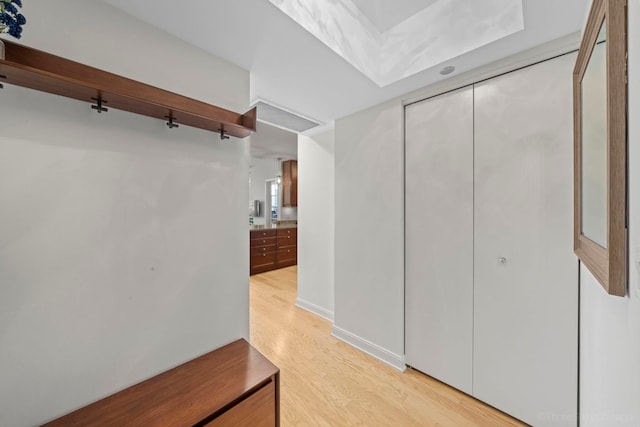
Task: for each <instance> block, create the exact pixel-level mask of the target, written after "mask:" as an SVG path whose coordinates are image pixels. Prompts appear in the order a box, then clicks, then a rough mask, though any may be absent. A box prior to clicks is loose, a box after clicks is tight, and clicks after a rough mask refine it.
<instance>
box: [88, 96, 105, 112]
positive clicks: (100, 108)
mask: <svg viewBox="0 0 640 427" xmlns="http://www.w3.org/2000/svg"><path fill="white" fill-rule="evenodd" d="M91 99H92V100H94V101H96V104H97V105H92V106H91V109H92V110H96V112H98V113H102V112H103V111H104V112H105V113H106V112H107V111H109V109H108V108H105V107H103V106H102V104H106V103H107V101H103V100H102V98H91Z"/></svg>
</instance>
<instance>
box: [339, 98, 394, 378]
mask: <svg viewBox="0 0 640 427" xmlns="http://www.w3.org/2000/svg"><path fill="white" fill-rule="evenodd" d="M402 139H403V107H402V103H401V102H400V101H399V100H398V101H392V102H388V103H385V104H382V105H379V106H376V107H374V108H371V109H369V110H366V111H363V112H360V113H357V114H354V115H352V116H349V117H346V118H343V119H340V120H338V121H336V127H335V188H336V190H335V200H336V202H335V203H336V210H335V211H336V212H335V326H334V335H336V336H337V337H338V338H341V339H343V340H345V341H347V342H349V343H351V344H352V345H355V346H357V347H359V348H361V349H363V350H365V351H367V352H369V353H371V354H373V355H374V356H376V357H378V358H380V359H382V360H385V361H386V362H388V363H390V364H392V365H394V366H396V367H398V368H399V369H403V367H404V356H403V355H404V208H403V204H404V201H403V200H404V159H403V143H402Z"/></svg>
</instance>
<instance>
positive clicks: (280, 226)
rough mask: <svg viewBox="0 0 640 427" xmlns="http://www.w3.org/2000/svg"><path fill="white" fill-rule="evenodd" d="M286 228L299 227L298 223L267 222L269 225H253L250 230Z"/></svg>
mask: <svg viewBox="0 0 640 427" xmlns="http://www.w3.org/2000/svg"><path fill="white" fill-rule="evenodd" d="M285 228H298V224H280V225H276V224H267V225H251V226H249V231H260V230H278V229H285Z"/></svg>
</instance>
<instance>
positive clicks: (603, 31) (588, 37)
mask: <svg viewBox="0 0 640 427" xmlns="http://www.w3.org/2000/svg"><path fill="white" fill-rule="evenodd" d="M625 3H626V1H625V0H594V1H593V4H592V6H591V12H590V13H589V18H588V21H587V26H586V27H585V31H584V35H583V38H582V43H581V45H580V51H579V53H578V59H577V61H576V66H575V69H574V73H573V99H574V250H575V253H576V255H577V256H578V257H579V258H580V260H581V261H582V262H583V263H584V265H585V266H586V267H587V268H588V269H589V271H591V273H592V274H593V275H594V276H595V277H596V279H598V281H599V282H600V284H601V285H602V287H603V288H604V289H605V290H606V291H607V292H608V293H609V294H611V295H617V296H625V295H626V292H627V265H628V263H627V251H628V250H627V245H628V243H627V236H628V231H627V81H626V80H627V17H626V16H627V14H626V5H625Z"/></svg>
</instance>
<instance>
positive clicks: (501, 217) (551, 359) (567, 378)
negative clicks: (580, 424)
mask: <svg viewBox="0 0 640 427" xmlns="http://www.w3.org/2000/svg"><path fill="white" fill-rule="evenodd" d="M574 63H575V55H565V56H562V57H560V58H556V59H553V60H550V61H547V62H543V63H541V64H537V65H534V66H532V67H528V68H525V69H523V70H519V71H516V72H513V73H509V74H506V75H504V76H500V77H497V78H495V79H491V80H488V81H486V82H483V83H480V84H477V85H476V86H475V232H474V236H475V239H474V240H475V242H474V246H475V251H474V253H475V257H474V259H475V269H474V274H475V276H474V292H475V304H474V307H475V311H474V363H473V395H474V396H475V397H477V398H479V399H480V400H483V401H485V402H487V403H489V404H490V405H493V406H495V407H497V408H499V409H501V410H503V411H505V412H507V413H509V414H511V415H513V416H515V417H517V418H520V419H521V420H523V421H525V422H527V423H529V424H532V425H535V426H575V425H576V411H577V354H578V348H577V338H578V324H577V320H578V313H577V310H578V277H577V275H578V263H577V260H576V257H575V256H574V255H573V249H572V248H573V246H572V245H573V240H572V239H573V237H572V233H573V225H572V224H573V219H572V215H573V210H572V209H573V208H572V203H573V170H572V165H573V157H572V150H573V146H572V144H573V142H572V111H573V110H572V87H571V85H572V83H571V78H572V70H573V65H574Z"/></svg>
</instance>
